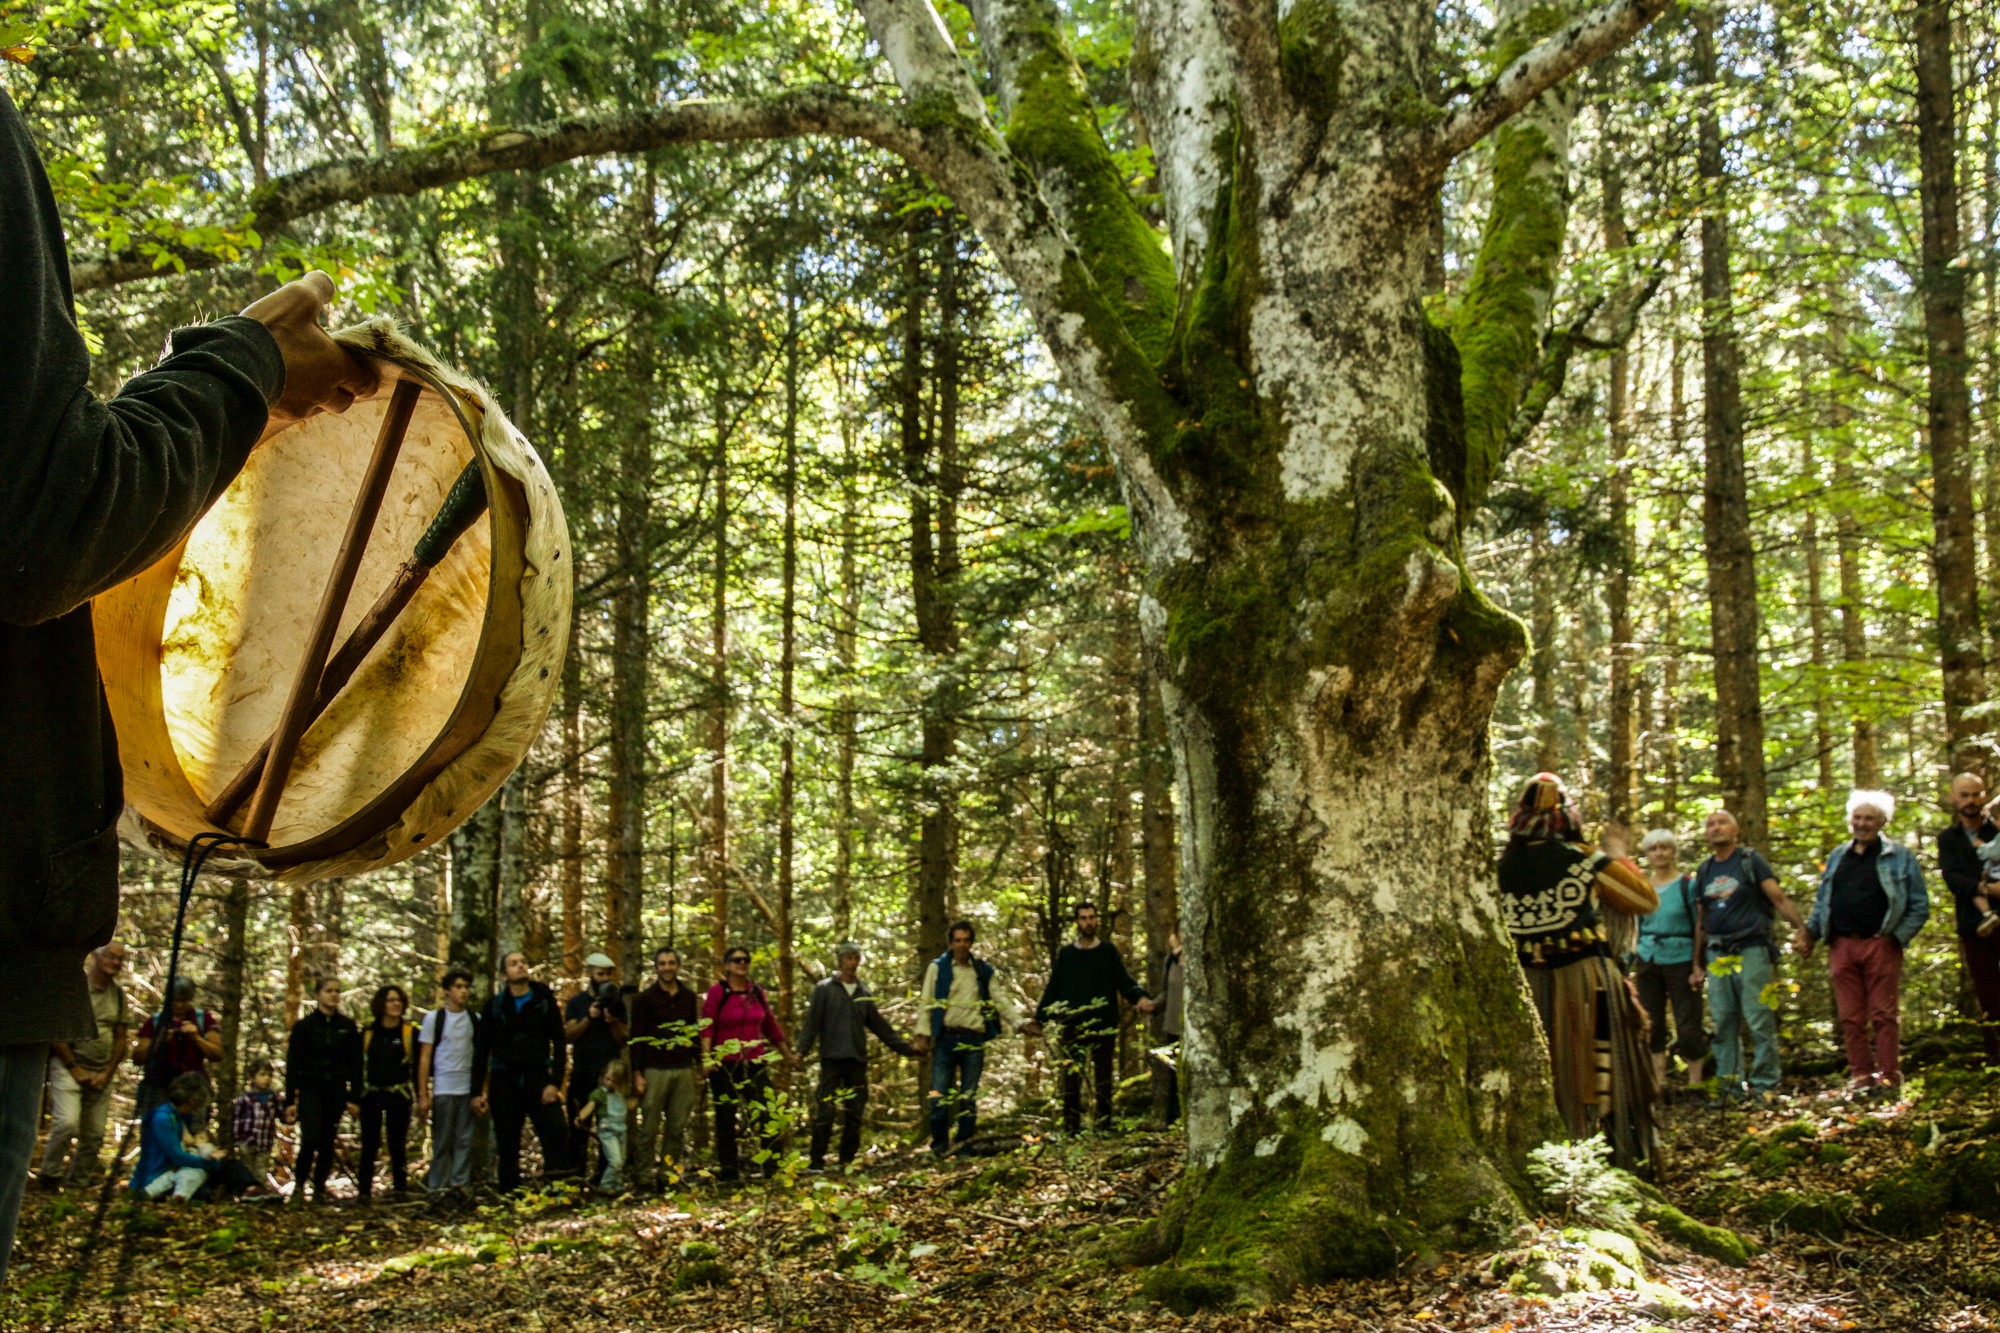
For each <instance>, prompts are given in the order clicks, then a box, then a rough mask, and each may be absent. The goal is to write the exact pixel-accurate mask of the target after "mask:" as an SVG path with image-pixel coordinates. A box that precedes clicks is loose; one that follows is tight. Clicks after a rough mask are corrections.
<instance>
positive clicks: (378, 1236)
mask: <svg viewBox="0 0 2000 1333" xmlns="http://www.w3.org/2000/svg"><path fill="white" fill-rule="evenodd" d="M1665 1114H1666V1121H1667V1132H1668V1143H1669V1145H1670V1146H1671V1149H1672V1158H1671V1161H1670V1163H1669V1172H1668V1176H1667V1179H1666V1180H1665V1181H1664V1182H1663V1185H1664V1190H1665V1193H1666V1195H1667V1196H1668V1198H1669V1199H1671V1201H1672V1202H1673V1203H1674V1204H1676V1205H1678V1207H1680V1208H1681V1209H1684V1210H1686V1212H1687V1213H1688V1214H1690V1215H1691V1216H1693V1217H1695V1218H1698V1219H1701V1220H1703V1221H1705V1222H1708V1223H1713V1224H1718V1225H1722V1226H1727V1227H1730V1228H1733V1229H1734V1230H1736V1231H1737V1232H1740V1233H1742V1234H1743V1235H1744V1236H1746V1237H1749V1238H1751V1239H1752V1240H1754V1241H1755V1242H1756V1243H1757V1245H1758V1246H1760V1247H1762V1249H1761V1253H1758V1254H1757V1255H1755V1257H1753V1258H1751V1259H1750V1260H1749V1262H1748V1263H1747V1264H1745V1265H1743V1266H1741V1267H1732V1266H1730V1265H1728V1264H1726V1263H1723V1262H1719V1261H1717V1260H1715V1259H1711V1258H1705V1257H1702V1256H1699V1255H1695V1254H1692V1253H1689V1252H1687V1251H1685V1250H1682V1249H1680V1248H1679V1247H1678V1246H1675V1245H1672V1244H1667V1243H1661V1244H1657V1245H1653V1244H1649V1246H1648V1248H1650V1249H1652V1250H1653V1251H1654V1253H1653V1254H1652V1255H1651V1256H1650V1257H1646V1258H1643V1259H1642V1258H1640V1256H1638V1255H1637V1254H1635V1253H1631V1252H1630V1247H1629V1246H1627V1247H1626V1253H1625V1255H1624V1257H1625V1258H1626V1259H1629V1260H1632V1261H1634V1262H1637V1263H1639V1264H1640V1266H1641V1269H1642V1271H1643V1276H1644V1278H1645V1279H1646V1281H1644V1282H1642V1283H1641V1284H1639V1287H1638V1289H1637V1290H1631V1289H1618V1288H1619V1285H1620V1283H1619V1280H1618V1279H1617V1278H1616V1276H1615V1270H1616V1269H1617V1267H1618V1266H1617V1264H1615V1263H1612V1264H1606V1263H1605V1262H1604V1260H1605V1258H1606V1255H1605V1254H1604V1253H1602V1252H1601V1250H1592V1249H1590V1248H1589V1247H1588V1245H1587V1244H1580V1243H1578V1242H1586V1241H1587V1240H1588V1233H1584V1232H1580V1231H1578V1230H1577V1229H1575V1228H1571V1229H1569V1231H1568V1232H1567V1238H1565V1231H1564V1229H1563V1228H1562V1227H1561V1226H1560V1225H1559V1223H1558V1221H1557V1220H1555V1219H1549V1220H1548V1221H1547V1222H1545V1223H1543V1224H1541V1225H1539V1226H1538V1227H1537V1228H1535V1229H1533V1230H1527V1229H1524V1230H1523V1231H1522V1232H1519V1233H1517V1234H1516V1235H1515V1236H1514V1237H1512V1238H1511V1239H1510V1240H1509V1241H1507V1242H1506V1243H1505V1245H1504V1246H1503V1248H1504V1249H1505V1250H1506V1252H1507V1254H1508V1255H1509V1256H1510V1262H1509V1263H1505V1264H1502V1265H1500V1267H1501V1268H1502V1271H1503V1272H1513V1273H1515V1274H1516V1276H1513V1277H1511V1278H1502V1277H1499V1276H1496V1275H1495V1267H1496V1264H1495V1256H1494V1255H1493V1254H1492V1253H1487V1254H1479V1255H1445V1256H1442V1258H1441V1259H1440V1260H1439V1261H1438V1262H1436V1263H1434V1264H1432V1265H1431V1266H1430V1267H1429V1268H1427V1269H1424V1270H1422V1271H1415V1272H1405V1273H1402V1274H1398V1275H1396V1276H1393V1277H1388V1278H1382V1279H1376V1280H1370V1281H1352V1282H1343V1283H1339V1284H1335V1285H1331V1286H1326V1287H1318V1288H1312V1289H1308V1290H1305V1291H1301V1292H1299V1293H1298V1294H1297V1295H1295V1296H1294V1297H1293V1298H1292V1299H1291V1300H1290V1301H1288V1302H1287V1303H1285V1304H1284V1305H1281V1306H1277V1307H1273V1308H1271V1309H1268V1310H1264V1311H1260V1312H1256V1313H1253V1314H1243V1313H1237V1314H1226V1313H1201V1314H1193V1315H1185V1316H1182V1315H1176V1314H1173V1313H1171V1312H1169V1311H1167V1310H1164V1309H1163V1308H1161V1307H1160V1306H1158V1305H1150V1304H1146V1303H1144V1302H1143V1301H1141V1300H1140V1299H1139V1298H1138V1297H1137V1294H1136V1293H1137V1290H1138V1287H1139V1283H1140V1280H1141V1279H1142V1278H1143V1276H1144V1274H1143V1273H1139V1272H1135V1271H1132V1270H1129V1269H1123V1268H1119V1267H1115V1266H1112V1265H1110V1264H1107V1263H1105V1262H1103V1261H1101V1260H1098V1259H1095V1258H1093V1257H1092V1254H1093V1250H1094V1246H1093V1242H1096V1241H1099V1240H1101V1239H1103V1238H1104V1237H1106V1236H1108V1235H1110V1234H1113V1233H1114V1232H1115V1231H1116V1230H1117V1229H1118V1228H1121V1227H1124V1226H1127V1225H1130V1224H1132V1223H1135V1222H1137V1221H1139V1220H1141V1219H1144V1218H1147V1217H1149V1216H1151V1215H1152V1214H1153V1213H1154V1212H1155V1211H1156V1210H1157V1209H1158V1207H1159V1204H1160V1201H1161V1200H1162V1198H1163V1197H1164V1195H1165V1191H1166V1190H1167V1188H1168V1187H1170V1186H1171V1185H1172V1183H1173V1182H1174V1180H1175V1179H1176V1178H1177V1176H1178V1174H1179V1157H1178V1147H1177V1144H1176V1142H1175V1141H1174V1140H1173V1139H1171V1138H1169V1137H1168V1136H1165V1135H1158V1134H1145V1133H1135V1134H1132V1135H1129V1136H1126V1137H1123V1138H1113V1139H1106V1140H1089V1141H1084V1142H1081V1143H1075V1144H1063V1143H1051V1142H1035V1141H1029V1142H1027V1143H1025V1144H1023V1145H1021V1147H1020V1148H1019V1149H1018V1150H1017V1151H1014V1152H1008V1153H1003V1154H1001V1155H998V1156H994V1157H987V1158H981V1159H976V1160H973V1161H968V1162H963V1163H959V1162H954V1163H951V1164H948V1165H944V1166H933V1165H932V1164H931V1163H930V1162H929V1160H928V1159H927V1158H920V1157H913V1156H910V1155H907V1154H884V1155H878V1156H875V1157H873V1158H870V1159H869V1160H870V1162H871V1166H870V1169H869V1170H868V1171H867V1172H866V1173H863V1174H859V1175H855V1176H852V1177H812V1176H808V1177H803V1178H801V1179H799V1180H797V1181H794V1182H790V1183H780V1184H778V1185H775V1186H771V1187H763V1186H757V1187H752V1188H748V1189H744V1190H741V1191H739V1192H736V1193H731V1194H723V1193H717V1192H715V1191H713V1190H707V1189H688V1190H685V1191H677V1192H675V1193H674V1194H672V1195H670V1196H668V1197H666V1198H662V1199H659V1200H654V1201H634V1200H630V1199H627V1200H620V1201H616V1202H609V1201H588V1202H586V1201H580V1200H578V1199H576V1198H575V1197H573V1196H570V1195H567V1194H559V1195H555V1196H543V1195H537V1196H530V1197H528V1198H525V1199H523V1200H521V1201H519V1202H517V1203H514V1204H511V1205H504V1206H503V1205H500V1204H492V1205H489V1206H486V1207H482V1208H479V1209H477V1210H473V1211H468V1212H463V1213H458V1214H454V1215H450V1216H445V1217H440V1216H438V1215H435V1214H433V1213H432V1212H430V1211H429V1210H428V1209H427V1208H425V1207H423V1206H422V1205H419V1204H398V1205H377V1206H375V1207H372V1208H368V1207H357V1206H333V1207H322V1208H311V1209H305V1208H293V1207H279V1206H275V1205H265V1206H261V1207H260V1206H251V1205H246V1206H233V1207H230V1206H216V1207H203V1206H187V1207H171V1206H154V1205H149V1206H144V1207H135V1206H134V1205H132V1204H130V1203H128V1202H126V1201H125V1200H124V1199H123V1198H122V1197H120V1198H119V1199H118V1200H117V1201H116V1202H113V1203H111V1204H110V1205H109V1206H108V1208H105V1209H103V1210H102V1211H100V1210H99V1207H98V1200H97V1199H95V1198H88V1199H78V1198H71V1197H63V1198H54V1197H50V1196H46V1195H39V1194H35V1195H31V1197H30V1199H29V1201H28V1205H27V1209H26V1211H25V1213H24V1215H23V1217H22V1225H21V1233H20V1235H21V1238H20V1244H19V1248H18V1249H17V1251H16V1262H17V1268H16V1271H15V1275H14V1277H13V1278H12V1279H10V1283H9V1287H8V1290H7V1293H6V1294H5V1295H4V1296H0V1328H4V1329H7V1330H17V1329H18V1330H35V1329H59V1328H60V1329H69V1328H76V1329H91V1330H98V1329H126V1330H135V1331H136V1330H156V1329H159V1330H164V1329H186V1328H194V1329H200V1330H203V1331H204V1333H221V1331H223V1330H232V1331H233V1330H237V1329H243V1330H252V1329H257V1330H262V1329H293V1330H340V1331H341V1333H350V1331H353V1330H377V1329H380V1330H391V1329H395V1330H401V1329H423V1330H436V1331H437V1333H456V1331H457V1330H474V1329H477V1330H481V1333H494V1331H495V1330H504V1331H506V1333H514V1331H516V1330H520V1331H522V1333H540V1331H542V1330H549V1331H554V1330H569V1329H605V1330H616V1329H635V1330H636V1329H647V1330H738V1329H741V1330H752V1329H756V1330H763V1329H771V1330H776V1329H781V1328H797V1329H828V1330H832V1329H869V1330H872V1329H881V1330H916V1329H929V1328H937V1329H962V1330H966V1331H967V1333H977V1331H978V1330H982V1329H987V1328H993V1329H1006V1330H1009V1333H1041V1330H1052V1329H1072V1330H1088V1329H1107V1330H1109V1329H1131V1330H1141V1329H1159V1328H1200V1329H1214V1330H1224V1329H1235V1330H1245V1333H1247V1331H1248V1330H1251V1329H1271V1328H1278V1329H1287V1328H1290V1329H1343V1330H1345V1329H1354V1330H1377V1329H1380V1330H1411V1331H1413V1333H1414V1331H1415V1330H1431V1329H1455V1330H1494V1331H1495V1333H1498V1331H1500V1330H1505V1331H1506V1333H1527V1330H1531V1329H1533V1330H1550V1331H1551V1333H1553V1331H1554V1330H1559V1329H1560V1330H1569V1329H1634V1330H1637V1329H1661V1328H1672V1329H1686V1330H1720V1329H1801V1330H1821V1329H1824V1330H1845V1329H1860V1330H1884V1331H1885V1333H1887V1331H1890V1330H1893V1331H1894V1333H1913V1331H1915V1330H1938V1331H1939V1333H1944V1331H1947V1330H1949V1331H1950V1333H1958V1331H1959V1330H1982V1329H1993V1328H1995V1327H1996V1323H1995V1321H1994V1314H1993V1311H1994V1310H1995V1309H1996V1308H2000V1225H1996V1224H2000V1184H1996V1180H2000V1071H1985V1072H1983V1073H1982V1072H1979V1071H1975V1070H1973V1069H1970V1068H1968V1067H1965V1066H1962V1065H1961V1066H1956V1067H1954V1066H1949V1065H1947V1066H1937V1067H1933V1068H1931V1069H1929V1070H1927V1071H1924V1073H1923V1075H1922V1079H1921V1082H1919V1081H1918V1080H1916V1079H1913V1080H1912V1085H1911V1089H1910V1095H1909V1096H1908V1097H1907V1098H1906V1099H1905V1100H1904V1101H1902V1102H1900V1103H1896V1104H1894V1105H1883V1104H1858V1105H1857V1104H1849V1103H1847V1102H1846V1101H1844V1100H1842V1099H1840V1098H1838V1097H1836V1096H1830V1095H1827V1094H1825V1093H1824V1092H1823V1091H1820V1090H1817V1089H1815V1090H1809V1091H1805V1092H1803V1093H1802V1094H1801V1095H1799V1096H1797V1097H1794V1098H1792V1099H1790V1101H1789V1102H1788V1104H1787V1105H1785V1106H1784V1107H1782V1108H1778V1109H1774V1110H1771V1111H1760V1112H1758V1113H1755V1114H1748V1115H1746V1114H1739V1113H1720V1114H1719V1113H1713V1112H1709V1111H1706V1110H1702V1109H1697V1108H1692V1107H1687V1108H1682V1107H1675V1108H1669V1109H1668V1110H1667V1112H1666V1113H1665ZM1610 1239H1611V1240H1616V1238H1615V1237H1613V1238H1610ZM1647 1239H1648V1240H1649V1241H1650V1240H1651V1239H1653V1238H1652V1237H1650V1236H1649V1237H1647ZM1608 1248H1609V1249H1610V1250H1611V1251H1612V1252H1613V1253H1614V1254H1615V1253H1617V1252H1618V1247H1617V1246H1615V1245H1611V1246H1609V1247H1608ZM1536 1273H1541V1274H1543V1275H1544V1276H1543V1277H1542V1279H1541V1281H1542V1285H1543V1287H1544V1289H1548V1288H1549V1287H1550V1286H1554V1287H1556V1288H1561V1287H1564V1286H1568V1287H1571V1288H1574V1287H1577V1286H1582V1287H1585V1288H1593V1287H1595V1288H1599V1289H1594V1290H1592V1289H1586V1290H1581V1291H1577V1290H1572V1291H1570V1292H1569V1293H1568V1294H1565V1295H1561V1296H1554V1297H1551V1296H1547V1295H1541V1294H1536V1292H1535V1291H1533V1290H1532V1289H1531V1288H1532V1287H1533V1286H1534V1274H1536ZM1551 1273H1554V1274H1555V1275H1556V1276H1555V1277H1554V1278H1553V1280H1551V1279H1550V1278H1549V1277H1548V1276H1547V1275H1548V1274H1551ZM1565 1274H1566V1275H1567V1276H1564V1275H1565ZM1592 1274H1596V1276H1592ZM1607 1284H1608V1288H1609V1289H1604V1288H1606V1287H1607Z"/></svg>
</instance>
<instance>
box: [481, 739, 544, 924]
mask: <svg viewBox="0 0 2000 1333" xmlns="http://www.w3.org/2000/svg"><path fill="white" fill-rule="evenodd" d="M527 793H528V777H527V774H526V773H524V772H523V771H522V770H520V769H518V768H517V769H515V770H514V771H513V772H512V773H509V774H508V775H507V780H506V781H505V782H503V783H501V784H500V860H499V864H498V866H497V868H496V869H497V874H496V883H495V886H494V913H493V947H494V953H495V956H496V958H505V957H506V956H507V955H508V954H510V953H513V952H514V951H515V950H517V949H518V950H520V951H522V952H523V953H526V952H527V944H528V940H527V933H528V930H527V927H528V920H527V917H528V913H527V897H528V867H527V856H526V848H525V842H526V839H527V830H528V806H527ZM528 961H529V962H530V963H539V962H542V961H543V960H542V959H540V958H536V957H534V956H533V955H532V954H530V955H529V958H528Z"/></svg>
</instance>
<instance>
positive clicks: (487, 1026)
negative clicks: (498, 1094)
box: [438, 999, 498, 1097]
mask: <svg viewBox="0 0 2000 1333" xmlns="http://www.w3.org/2000/svg"><path fill="white" fill-rule="evenodd" d="M497 1009H498V1006H497V1005H495V1004H494V1003H493V1001H492V1000H490V999H489V1000H488V1001H487V1002H486V1012H485V1014H484V1016H483V1017H480V1018H478V1019H477V1020H476V1021H474V1023H473V1025H472V1095H473V1096H475V1097H478V1096H481V1095H483V1094H484V1093H485V1091H486V1071H487V1069H488V1068H489V1067H490V1065H491V1063H492V1059H493V1029H494V1027H495V1026H496V1024H497V1021H498V1020H497V1019H496V1018H495V1016H494V1015H495V1013H496V1011H497ZM443 1034H444V1020H443V1019H439V1020H438V1035H440V1036H442V1035H443Z"/></svg>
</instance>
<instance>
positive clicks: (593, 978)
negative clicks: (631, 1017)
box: [563, 953, 631, 1179]
mask: <svg viewBox="0 0 2000 1333" xmlns="http://www.w3.org/2000/svg"><path fill="white" fill-rule="evenodd" d="M583 970H584V972H585V974H586V975H587V976H588V977H589V979H590V980H589V984H587V985H586V986H584V988H583V989H582V990H580V991H578V992H577V993H576V994H574V995H572V996H570V997H569V1003H568V1004H566V1005H564V1006H563V1039H564V1040H565V1041H567V1042H569V1044H570V1053H569V1093H568V1095H567V1096H566V1097H565V1098H564V1101H565V1102H566V1103H567V1105H568V1108H569V1123H571V1124H572V1125H573V1124H575V1123H576V1117H577V1114H578V1113H579V1112H581V1111H582V1110H583V1106H584V1103H585V1102H588V1101H589V1100H590V1094H591V1093H592V1092H594V1091H596V1090H597V1081H598V1080H599V1079H601V1078H603V1077H604V1067H605V1066H606V1065H608V1064H610V1063H611V1062H612V1061H613V1060H616V1059H618V1058H619V1057H620V1056H621V1055H623V1054H624V1053H625V1042H626V1040H627V1039H628V1038H629V1037H630V1036H631V1029H630V1027H629V1026H628V1023H627V1019H626V1010H625V992H624V991H623V989H622V988H620V986H619V985H618V964H616V963H614V962H612V961H611V960H610V959H609V958H607V957H606V956H605V955H603V954H601V953H594V954H591V955H590V956H589V957H588V958H585V959H584V960H583ZM596 1138H597V1136H596V1135H595V1134H572V1135H570V1152H571V1153H572V1154H573V1155H574V1157H575V1158H576V1161H575V1163H574V1165H575V1167H576V1169H577V1170H579V1171H582V1170H583V1169H584V1168H585V1167H586V1166H588V1165H589V1158H590V1145H591V1143H592V1142H593V1141H594V1140H595V1139H596ZM590 1178H591V1177H586V1179H590Z"/></svg>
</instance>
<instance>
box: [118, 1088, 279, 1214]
mask: <svg viewBox="0 0 2000 1333" xmlns="http://www.w3.org/2000/svg"><path fill="white" fill-rule="evenodd" d="M208 1099H209V1090H208V1079H207V1078H206V1077H204V1076H203V1075H201V1074H196V1073H187V1074H182V1075H181V1076H180V1077H178V1078H176V1079H175V1080H174V1081H173V1082H172V1083H171V1084H170V1085H168V1087H167V1099H166V1101H165V1102H163V1103H162V1104H160V1105H159V1106H156V1107H154V1108H153V1110H152V1112H151V1114H149V1115H148V1116H147V1117H146V1118H145V1119H144V1120H143V1121H141V1122H140V1125H139V1164H138V1166H137V1168H136V1169H134V1170H133V1172H132V1190H133V1192H134V1193H138V1194H143V1195H145V1196H146V1197H147V1198H149V1199H157V1198H160V1197H162V1196H164V1195H168V1194H171V1195H172V1196H173V1197H174V1198H176V1199H181V1200H188V1199H207V1198H211V1197H213V1196H214V1195H215V1194H216V1193H217V1192H222V1193H227V1194H230V1195H232V1196H233V1195H237V1194H241V1193H243V1192H244V1191H245V1190H247V1189H250V1188H251V1187H253V1186H255V1185H256V1183H257V1182H256V1180H255V1179H254V1178H253V1177H252V1176H251V1175H250V1173H249V1172H248V1171H247V1170H245V1169H244V1167H243V1164H242V1163H241V1162H237V1161H232V1160H229V1159H225V1158H224V1157H222V1155H221V1154H220V1153H218V1152H217V1151H216V1150H215V1148H214V1147H213V1146H212V1145H210V1144H207V1143H204V1142H201V1141H200V1140H199V1139H198V1138H197V1130H198V1129H199V1128H200V1125H201V1123H202V1120H203V1119H204V1117H205V1116H206V1115H207V1112H208Z"/></svg>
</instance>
